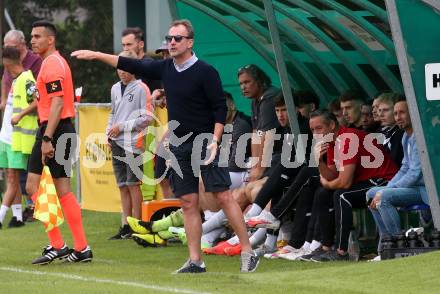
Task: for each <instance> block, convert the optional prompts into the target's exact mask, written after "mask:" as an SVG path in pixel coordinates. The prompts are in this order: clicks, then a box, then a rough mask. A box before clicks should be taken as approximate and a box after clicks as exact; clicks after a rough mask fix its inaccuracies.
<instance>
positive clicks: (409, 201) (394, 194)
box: [367, 187, 423, 238]
mask: <svg viewBox="0 0 440 294" xmlns="http://www.w3.org/2000/svg"><path fill="white" fill-rule="evenodd" d="M377 192H379V193H380V194H381V198H380V199H381V200H380V203H379V204H378V205H377V209H371V208H370V211H371V213H372V214H373V217H374V220H375V222H376V225H377V227H378V229H379V234H380V237H381V238H382V237H383V236H385V235H389V236H393V235H397V234H399V233H400V230H401V227H400V218H399V214H398V212H397V209H396V207H406V206H409V205H415V204H421V203H423V200H422V197H421V195H420V193H419V190H418V189H415V188H386V187H374V188H371V189H370V190H368V191H367V199H372V198H374V196H375V195H376V193H377Z"/></svg>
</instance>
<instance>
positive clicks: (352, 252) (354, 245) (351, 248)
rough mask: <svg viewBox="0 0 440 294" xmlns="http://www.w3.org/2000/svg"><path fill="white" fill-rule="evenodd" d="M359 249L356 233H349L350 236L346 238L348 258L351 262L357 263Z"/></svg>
mask: <svg viewBox="0 0 440 294" xmlns="http://www.w3.org/2000/svg"><path fill="white" fill-rule="evenodd" d="M360 252H361V248H360V246H359V241H358V239H357V236H356V231H353V230H352V231H350V236H349V237H348V256H349V257H350V260H351V261H359V255H360Z"/></svg>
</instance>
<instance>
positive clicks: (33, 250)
mask: <svg viewBox="0 0 440 294" xmlns="http://www.w3.org/2000/svg"><path fill="white" fill-rule="evenodd" d="M83 217H84V224H85V229H86V233H87V238H88V240H89V243H90V245H91V247H92V249H93V254H94V256H95V258H94V260H93V262H92V263H90V264H62V263H61V262H59V261H58V262H54V263H52V264H50V265H47V266H33V265H32V264H31V261H32V259H33V258H35V257H37V256H38V255H39V254H41V248H42V246H44V245H46V244H47V238H46V235H45V233H44V230H43V227H42V225H41V224H40V223H38V222H35V223H27V224H26V226H25V227H23V228H19V229H7V228H5V226H4V227H3V229H2V230H0V293H44V294H47V293H118V294H121V293H167V292H168V293H170V292H171V293H234V294H237V293H253V294H254V293H271V294H273V293H318V292H321V293H440V279H439V274H440V252H436V253H430V254H425V255H420V256H417V257H411V258H405V259H399V260H392V261H383V262H379V263H367V262H361V263H350V262H343V263H329V264H316V263H305V262H292V261H285V260H265V259H262V260H261V262H260V266H259V268H258V270H257V272H255V273H251V274H240V273H239V258H238V257H224V256H206V257H204V258H205V263H206V265H207V269H208V272H207V273H206V274H201V275H175V274H172V272H173V271H174V270H176V269H177V268H179V267H180V266H181V265H182V264H183V262H184V261H185V259H186V256H187V251H186V248H185V247H184V246H182V245H178V244H175V245H172V246H168V247H164V248H143V247H140V246H138V245H137V244H136V243H135V242H134V241H132V240H115V241H108V240H107V238H108V237H109V236H111V235H113V234H114V233H116V230H117V228H118V226H119V220H120V216H119V214H116V213H100V212H91V211H83ZM9 218H10V216H8V217H7V218H6V221H5V223H7V222H9ZM62 232H63V236H65V240H66V242H67V243H68V244H69V245H72V240H71V237H70V234H69V231H68V229H67V224H63V225H62Z"/></svg>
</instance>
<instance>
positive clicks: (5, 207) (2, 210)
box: [0, 204, 9, 223]
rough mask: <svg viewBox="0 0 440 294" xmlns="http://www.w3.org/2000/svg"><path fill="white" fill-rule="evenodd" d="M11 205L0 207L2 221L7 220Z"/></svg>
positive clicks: (0, 219) (0, 221) (0, 220)
mask: <svg viewBox="0 0 440 294" xmlns="http://www.w3.org/2000/svg"><path fill="white" fill-rule="evenodd" d="M8 209H9V207H7V206H6V205H3V204H2V206H1V207H0V223H3V221H4V220H5V216H6V212H8Z"/></svg>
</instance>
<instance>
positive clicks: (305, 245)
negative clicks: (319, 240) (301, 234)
mask: <svg viewBox="0 0 440 294" xmlns="http://www.w3.org/2000/svg"><path fill="white" fill-rule="evenodd" d="M302 249H304V250H309V249H310V242H307V241H305V242H304V244H303V246H302Z"/></svg>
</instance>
